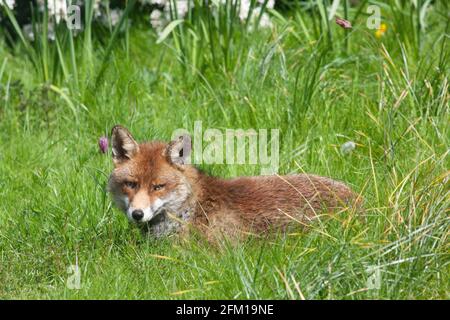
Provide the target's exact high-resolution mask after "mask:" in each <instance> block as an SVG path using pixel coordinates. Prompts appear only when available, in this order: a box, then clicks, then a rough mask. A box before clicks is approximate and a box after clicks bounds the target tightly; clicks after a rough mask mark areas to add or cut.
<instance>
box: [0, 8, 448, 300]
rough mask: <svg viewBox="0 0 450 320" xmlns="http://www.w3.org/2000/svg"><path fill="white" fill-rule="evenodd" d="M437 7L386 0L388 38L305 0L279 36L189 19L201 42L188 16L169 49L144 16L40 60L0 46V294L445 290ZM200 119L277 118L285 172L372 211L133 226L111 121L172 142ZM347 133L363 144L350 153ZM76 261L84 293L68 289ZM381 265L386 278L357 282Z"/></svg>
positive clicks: (444, 89)
mask: <svg viewBox="0 0 450 320" xmlns="http://www.w3.org/2000/svg"><path fill="white" fill-rule="evenodd" d="M318 2H319V3H322V4H323V2H322V1H318ZM419 2H420V1H419ZM444 2H445V1H444ZM444 2H442V3H441V2H439V1H436V6H435V7H432V8H431V10H429V11H427V14H426V21H427V26H426V27H425V26H423V25H421V23H420V20H419V19H418V10H416V9H414V8H411V7H410V6H409V5H407V6H406V7H405V8H401V7H397V6H396V5H390V6H389V5H386V6H383V22H385V23H386V24H387V25H388V31H387V33H386V34H385V35H384V37H383V38H381V39H377V38H376V37H375V36H374V31H373V30H368V29H367V28H366V27H365V19H366V17H365V16H364V14H361V13H360V12H365V11H364V10H362V11H361V10H360V11H358V8H350V10H349V11H350V12H349V13H348V14H349V17H350V19H351V20H352V19H353V17H354V18H355V19H354V20H352V23H353V25H354V29H352V30H350V31H349V32H344V30H343V29H340V28H339V27H338V26H336V25H335V24H334V22H333V21H331V22H330V24H329V25H328V26H327V24H325V23H324V22H323V20H320V14H319V13H318V11H317V12H316V13H315V14H314V15H311V14H310V13H308V12H305V11H303V10H301V9H298V11H296V12H294V13H292V14H291V16H290V18H287V17H286V16H285V17H284V18H283V17H281V16H278V17H274V18H273V21H274V28H273V29H272V30H256V31H254V32H253V33H248V32H247V31H245V30H244V29H243V28H244V27H243V26H241V27H239V26H237V25H236V24H234V27H236V28H241V29H240V30H238V31H239V32H236V33H232V34H233V36H234V37H235V38H233V39H227V41H222V40H221V38H220V37H221V35H220V32H217V30H216V31H214V30H213V31H211V30H210V32H211V33H207V32H206V31H205V29H202V23H201V22H202V21H200V22H198V21H197V22H196V23H192V24H186V25H187V26H189V28H192V29H193V30H194V31H195V32H197V33H198V35H200V33H201V32H205V34H203V35H202V36H201V37H200V39H202V41H208V39H209V41H212V42H208V43H207V44H208V46H210V47H209V48H210V50H206V49H204V48H203V49H202V50H201V51H200V52H198V51H197V50H199V48H198V47H196V46H197V45H198V43H197V44H196V43H195V41H194V40H195V37H193V34H192V33H189V32H187V31H186V29H183V28H187V27H185V25H184V24H183V25H179V26H178V27H177V28H176V29H175V30H174V32H175V33H174V34H173V36H169V37H167V39H165V40H164V41H163V42H162V43H161V44H156V42H157V36H156V35H154V33H153V32H151V31H150V30H149V29H148V26H147V25H143V24H138V23H136V24H135V25H134V26H133V27H132V28H129V29H127V30H126V31H125V32H126V33H127V36H123V35H119V36H117V34H116V33H114V32H113V33H112V34H111V35H110V37H109V38H108V37H106V38H96V37H94V36H92V39H90V38H88V36H85V37H84V38H83V37H77V38H75V39H72V38H65V40H64V41H65V42H61V51H60V52H59V53H58V51H57V48H56V46H55V44H54V43H49V44H48V46H44V47H45V49H42V50H45V52H46V54H45V55H42V53H43V51H39V50H41V49H39V47H38V48H29V47H28V46H26V45H24V44H23V43H18V44H17V46H15V47H14V48H8V47H7V46H6V44H4V42H3V41H2V42H1V43H0V99H1V103H0V141H1V142H0V199H1V200H0V298H4V299H10V298H19V299H26V298H44V299H51V298H64V299H65V298H70V299H72V298H73V299H83V298H107V299H111V298H125V299H128V298H139V299H165V298H169V299H176V298H188V299H195V298H206V299H211V298H224V299H228V298H237V299H255V298H263V299H267V298H275V299H300V298H305V299H364V298H366V299H367V298H369V299H410V298H413V299H439V298H440V299H448V298H450V296H449V292H450V290H449V289H450V288H449V283H450V282H449V271H450V270H449V261H450V259H449V254H448V232H449V217H448V208H449V204H450V201H449V182H448V179H449V159H448V151H449V137H450V135H449V125H448V124H449V120H450V117H449V116H450V112H449V104H448V103H449V93H448V86H449V83H448V81H449V78H448V75H449V61H450V60H449V57H448V55H449V52H450V49H449V47H448V37H449V25H448V21H447V19H446V18H448V17H446V16H445V14H442V12H445V10H446V9H448V8H447V6H446V5H445V4H444ZM340 10H341V11H342V10H343V8H341V9H340ZM447 13H448V11H447ZM340 15H341V16H343V11H342V12H341V14H340ZM193 19H194V18H193ZM219 28H220V27H219ZM219 30H220V29H219ZM186 32H187V33H186ZM61 34H62V35H63V36H64V34H63V33H61ZM187 34H189V35H187ZM230 34H231V33H230ZM65 36H66V37H68V36H69V35H65ZM176 39H184V40H183V42H182V43H183V44H185V46H184V47H183V50H180V48H177V44H176V43H174V41H175V42H176ZM211 39H213V40H211ZM214 39H216V40H218V41H216V42H215V41H214ZM39 41H42V39H41V40H39ZM86 44H89V45H90V46H91V47H86ZM189 46H191V47H189ZM214 46H217V47H214ZM28 50H32V51H31V52H34V53H32V54H31V55H30V54H28V53H27V52H28ZM33 50H34V51H33ZM213 52H221V53H220V57H215V56H214V55H213ZM30 56H33V57H37V58H36V59H37V60H35V61H33V60H32V59H31V58H30ZM45 57H47V58H45ZM39 59H40V60H39ZM45 59H47V60H45ZM214 59H216V60H214ZM36 61H41V62H43V63H41V64H39V63H36ZM48 62H51V63H48ZM193 62H195V65H194V64H193ZM42 65H44V66H45V68H44V69H43V68H42ZM104 66H106V67H105V68H104ZM194 67H195V68H194ZM43 70H46V71H45V73H44V72H43ZM100 73H101V75H100V76H99V74H100ZM44 74H45V76H43V75H44ZM197 120H202V121H203V127H204V128H206V127H209V128H221V129H224V128H255V129H259V128H267V129H270V128H278V129H280V148H281V150H280V173H283V174H287V173H292V172H309V173H316V174H321V175H326V176H331V177H333V178H336V179H340V180H343V181H345V182H347V183H348V184H349V185H351V186H352V187H353V188H354V189H355V190H356V191H357V192H359V193H361V195H362V196H363V197H364V198H365V200H366V202H365V209H364V212H363V213H361V214H355V213H354V212H343V213H338V214H336V215H335V216H333V217H332V218H331V219H328V220H323V221H322V222H321V223H317V224H315V225H313V226H311V228H309V229H308V231H301V230H299V232H296V233H293V234H289V235H278V236H274V237H270V238H269V239H266V240H264V239H255V238H254V239H249V240H247V241H245V242H244V243H241V244H238V245H236V246H231V245H223V246H220V247H214V246H211V245H209V244H208V243H206V242H205V241H202V240H200V239H196V238H193V239H190V240H187V241H176V240H175V239H165V240H158V241H155V240H152V239H145V238H143V237H142V236H141V234H140V233H139V232H138V231H137V230H136V229H135V228H133V227H132V226H130V225H129V224H128V223H127V221H126V219H125V217H124V216H123V214H122V213H120V212H119V211H118V210H117V209H115V208H114V206H113V205H112V203H111V200H110V199H109V197H108V195H107V193H106V192H105V187H106V182H107V179H108V175H109V172H110V171H111V169H112V163H111V159H110V154H108V155H103V154H101V153H99V151H98V146H97V141H98V138H99V137H100V136H102V135H107V134H109V132H110V129H111V128H112V126H113V125H115V124H118V123H120V124H122V125H124V126H126V127H128V128H129V129H130V130H131V132H133V134H134V135H135V137H136V138H137V139H138V140H141V141H142V140H152V139H160V140H168V139H169V138H170V136H171V133H172V131H173V130H174V129H176V128H187V129H189V130H192V128H193V125H194V121H197ZM349 140H351V141H354V142H356V143H357V148H356V149H355V150H354V152H353V153H351V154H349V155H342V154H341V153H340V151H339V148H340V146H341V145H342V144H343V143H344V142H346V141H349ZM202 167H203V168H205V169H207V170H208V171H209V172H211V173H213V174H215V175H219V176H223V177H231V176H237V175H257V174H259V170H260V168H259V167H258V166H251V165H240V166H229V165H203V166H202ZM76 263H78V266H79V268H80V271H81V288H80V290H72V289H69V288H67V286H66V280H67V278H68V277H69V276H70V274H69V273H68V272H67V268H68V267H69V266H71V265H74V264H76ZM373 266H379V267H380V274H381V282H380V285H381V286H380V287H379V288H378V289H368V288H367V281H368V278H369V277H370V275H371V274H370V273H369V272H368V271H367V270H368V269H370V268H371V267H373Z"/></svg>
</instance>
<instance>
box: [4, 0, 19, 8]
mask: <svg viewBox="0 0 450 320" xmlns="http://www.w3.org/2000/svg"><path fill="white" fill-rule="evenodd" d="M0 5H2V6H3V5H6V6H7V7H8V8H10V9H14V6H15V5H16V0H0Z"/></svg>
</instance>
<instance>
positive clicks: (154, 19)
mask: <svg viewBox="0 0 450 320" xmlns="http://www.w3.org/2000/svg"><path fill="white" fill-rule="evenodd" d="M164 20H165V19H164V17H163V13H162V12H161V11H160V10H153V11H152V13H151V14H150V24H151V25H152V27H153V28H155V29H159V28H161V27H162V26H163V25H164Z"/></svg>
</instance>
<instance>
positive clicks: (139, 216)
mask: <svg viewBox="0 0 450 320" xmlns="http://www.w3.org/2000/svg"><path fill="white" fill-rule="evenodd" d="M131 216H132V217H133V219H134V220H136V221H139V220H141V219H142V218H143V217H144V211H142V210H141V209H137V210H134V211H133V212H132V213H131Z"/></svg>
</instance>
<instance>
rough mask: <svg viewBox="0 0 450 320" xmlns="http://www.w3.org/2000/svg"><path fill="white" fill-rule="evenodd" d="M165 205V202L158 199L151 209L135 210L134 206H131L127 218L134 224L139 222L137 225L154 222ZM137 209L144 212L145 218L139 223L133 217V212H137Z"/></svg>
mask: <svg viewBox="0 0 450 320" xmlns="http://www.w3.org/2000/svg"><path fill="white" fill-rule="evenodd" d="M163 205H164V202H163V201H162V200H161V199H159V198H158V199H156V200H155V202H153V204H152V205H151V206H150V207H146V208H134V207H132V206H129V207H128V209H127V218H128V220H130V221H132V222H137V223H144V222H148V221H150V220H152V219H153V218H154V217H155V215H156V214H158V213H159V210H160V209H161V208H162V206H163ZM137 209H140V210H142V211H143V212H144V217H143V218H142V219H141V220H139V221H136V220H135V219H133V216H132V213H133V211H134V210H137Z"/></svg>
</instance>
